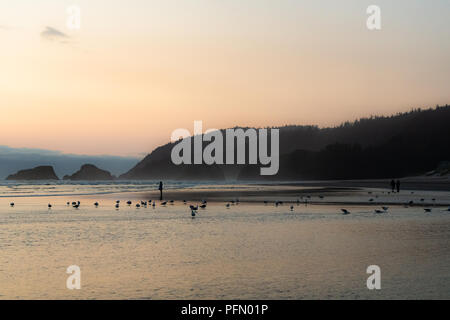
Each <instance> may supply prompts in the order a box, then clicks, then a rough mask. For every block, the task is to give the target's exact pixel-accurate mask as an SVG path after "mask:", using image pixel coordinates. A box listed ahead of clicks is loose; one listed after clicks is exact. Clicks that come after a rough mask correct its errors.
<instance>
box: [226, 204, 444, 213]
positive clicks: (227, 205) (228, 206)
mask: <svg viewBox="0 0 450 320" xmlns="http://www.w3.org/2000/svg"><path fill="white" fill-rule="evenodd" d="M225 207H227V209H229V208H230V204H229V203H227V204H226V205H225ZM449 211H450V209H449Z"/></svg>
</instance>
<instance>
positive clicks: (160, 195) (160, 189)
mask: <svg viewBox="0 0 450 320" xmlns="http://www.w3.org/2000/svg"><path fill="white" fill-rule="evenodd" d="M158 189H159V200H162V192H163V183H162V181H160V182H159V188H158Z"/></svg>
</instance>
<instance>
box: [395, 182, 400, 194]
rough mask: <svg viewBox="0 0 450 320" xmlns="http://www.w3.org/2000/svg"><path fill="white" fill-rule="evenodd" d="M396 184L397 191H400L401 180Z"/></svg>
mask: <svg viewBox="0 0 450 320" xmlns="http://www.w3.org/2000/svg"><path fill="white" fill-rule="evenodd" d="M395 185H396V186H397V192H400V180H397V182H396V183H395Z"/></svg>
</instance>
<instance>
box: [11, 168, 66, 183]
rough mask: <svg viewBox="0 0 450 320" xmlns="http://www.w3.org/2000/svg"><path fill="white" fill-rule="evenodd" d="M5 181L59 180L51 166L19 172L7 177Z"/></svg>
mask: <svg viewBox="0 0 450 320" xmlns="http://www.w3.org/2000/svg"><path fill="white" fill-rule="evenodd" d="M6 180H59V178H58V176H57V175H56V173H55V170H53V167H52V166H39V167H36V168H33V169H25V170H20V171H18V172H17V173H14V174H11V175H9V176H8V177H7V178H6Z"/></svg>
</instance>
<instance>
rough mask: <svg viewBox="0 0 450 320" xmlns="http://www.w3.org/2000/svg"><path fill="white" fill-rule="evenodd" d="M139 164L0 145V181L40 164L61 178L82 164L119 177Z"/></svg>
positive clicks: (131, 160)
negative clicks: (90, 164) (46, 166)
mask: <svg viewBox="0 0 450 320" xmlns="http://www.w3.org/2000/svg"><path fill="white" fill-rule="evenodd" d="M138 162H139V159H138V158H133V157H121V156H108V155H104V156H102V155H99V156H90V155H75V154H65V153H61V152H58V151H52V150H42V149H29V148H11V147H7V146H1V145H0V179H5V178H6V177H7V176H8V175H10V174H12V173H14V172H17V171H18V170H22V169H24V168H34V167H36V166H40V165H42V164H46V165H51V166H53V168H54V170H55V173H56V174H57V175H58V176H60V177H63V176H64V175H67V174H72V173H73V172H75V171H76V170H78V169H79V168H80V166H81V165H82V164H84V163H92V164H94V165H96V166H98V167H100V168H102V169H105V170H108V171H110V172H111V173H112V174H115V175H119V174H121V173H123V172H125V171H127V170H129V169H130V168H131V167H132V166H134V165H135V164H136V163H138Z"/></svg>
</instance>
